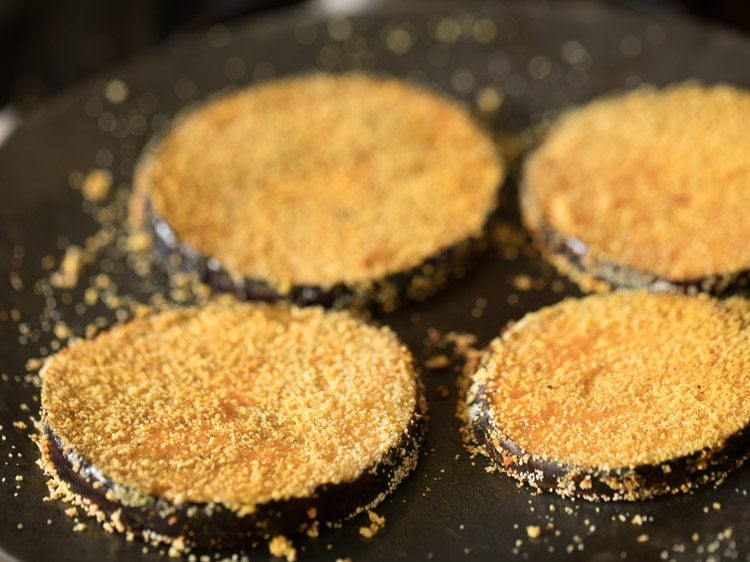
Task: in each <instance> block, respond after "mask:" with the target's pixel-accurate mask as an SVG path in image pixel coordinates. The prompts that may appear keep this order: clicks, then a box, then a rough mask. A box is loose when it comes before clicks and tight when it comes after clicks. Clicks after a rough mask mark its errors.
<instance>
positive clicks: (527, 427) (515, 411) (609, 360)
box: [467, 291, 750, 500]
mask: <svg viewBox="0 0 750 562" xmlns="http://www.w3.org/2000/svg"><path fill="white" fill-rule="evenodd" d="M749 328H750V303H749V302H748V301H746V300H744V299H740V298H738V297H732V298H730V299H727V300H724V301H720V300H716V299H714V298H710V297H708V296H706V295H700V296H696V297H689V296H687V295H682V294H670V293H656V294H653V293H647V292H639V291H638V292H615V293H610V294H602V295H593V296H589V297H587V298H584V299H580V300H565V301H563V302H561V303H558V304H556V305H554V306H550V307H547V308H543V309H541V310H539V311H537V312H534V313H531V314H528V315H526V316H525V317H524V318H523V319H522V320H521V321H519V322H518V323H516V324H514V325H513V326H511V327H510V328H509V329H507V330H506V331H505V333H504V334H503V335H502V336H501V337H500V338H498V339H496V340H495V341H493V342H492V344H491V345H490V347H489V350H488V351H487V353H486V355H485V357H484V359H483V361H482V362H481V363H480V366H479V368H478V370H477V372H476V373H475V374H474V375H473V378H472V380H471V386H470V388H469V392H468V395H467V403H468V410H469V420H470V421H469V423H470V427H471V429H472V432H473V435H474V436H475V439H476V440H477V442H478V443H479V444H480V449H481V450H483V452H485V453H486V454H487V455H488V456H489V457H490V458H491V459H493V460H494V461H495V463H496V464H497V465H498V466H499V467H500V468H501V469H502V470H504V471H505V472H507V473H508V474H509V475H511V476H513V477H514V478H517V479H518V480H520V481H522V482H525V483H527V484H529V485H530V486H533V487H534V488H537V489H540V490H545V491H547V490H551V491H555V492H557V493H559V494H560V495H562V496H576V497H581V498H585V499H587V500H638V499H646V498H650V497H653V496H656V495H659V494H668V493H678V492H684V491H688V490H690V489H692V488H693V487H694V486H696V485H701V484H705V483H708V482H718V481H720V480H721V479H722V478H723V477H724V476H725V475H726V474H727V473H728V472H729V471H731V470H732V469H734V468H736V467H737V466H739V465H740V464H742V463H743V462H744V460H745V458H746V456H747V452H748V444H749V443H748V438H749V436H750V433H749V432H748V422H749V421H750V329H749Z"/></svg>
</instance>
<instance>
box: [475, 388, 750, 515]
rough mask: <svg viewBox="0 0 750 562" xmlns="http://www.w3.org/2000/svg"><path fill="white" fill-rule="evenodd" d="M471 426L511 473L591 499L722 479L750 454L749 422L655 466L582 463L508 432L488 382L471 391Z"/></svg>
mask: <svg viewBox="0 0 750 562" xmlns="http://www.w3.org/2000/svg"><path fill="white" fill-rule="evenodd" d="M467 406H468V414H469V427H470V430H471V433H472V435H473V438H474V440H475V441H476V443H477V444H478V445H479V447H480V451H481V452H482V453H483V454H484V455H485V456H487V457H489V458H490V460H491V461H492V462H493V463H494V464H496V465H497V467H498V468H500V469H501V470H502V471H504V472H505V473H506V474H508V475H509V476H512V477H513V478H515V479H517V480H519V481H521V482H523V483H524V484H527V485H529V486H531V487H532V488H535V489H536V490H539V491H541V492H554V493H557V494H558V495H560V496H562V497H568V498H581V499H584V500H589V501H637V500H646V499H650V498H653V497H656V496H659V495H663V494H678V493H683V492H688V491H690V490H692V489H694V488H695V487H697V486H703V485H706V484H710V483H715V484H719V483H720V482H721V481H722V480H723V479H724V478H725V477H726V476H727V475H728V474H729V473H730V472H732V471H733V470H735V469H736V468H738V467H740V466H741V465H742V464H743V463H744V462H745V460H746V459H747V457H748V454H749V453H750V450H749V449H750V426H747V425H746V426H745V427H744V428H742V429H741V430H739V431H738V432H736V433H734V434H732V435H730V436H729V437H727V438H726V439H725V440H724V442H723V443H721V444H718V445H716V446H713V447H706V448H704V449H701V450H699V451H696V452H694V453H691V454H689V455H686V456H682V457H678V458H675V459H672V460H669V461H665V462H662V463H659V464H656V465H651V464H642V465H636V466H627V467H619V468H608V469H604V468H583V467H578V466H572V465H567V464H564V463H560V462H556V461H553V460H547V459H543V458H539V457H535V456H534V455H531V454H529V453H528V452H526V451H525V450H524V449H523V448H522V447H521V446H519V445H518V444H517V443H515V442H514V441H513V440H512V439H510V438H508V437H507V436H505V435H504V434H503V432H502V430H501V429H500V428H499V427H498V426H497V424H496V423H495V422H494V420H493V418H492V412H491V409H490V407H489V402H488V397H487V394H486V391H485V387H484V385H482V384H481V383H474V384H473V386H472V387H471V389H470V390H469V392H468V394H467Z"/></svg>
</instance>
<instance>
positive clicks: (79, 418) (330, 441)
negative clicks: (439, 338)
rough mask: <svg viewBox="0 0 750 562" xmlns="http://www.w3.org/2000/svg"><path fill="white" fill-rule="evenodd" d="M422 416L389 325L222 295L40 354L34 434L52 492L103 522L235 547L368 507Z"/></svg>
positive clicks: (414, 383) (414, 438)
mask: <svg viewBox="0 0 750 562" xmlns="http://www.w3.org/2000/svg"><path fill="white" fill-rule="evenodd" d="M160 349H161V350H167V351H166V353H165V352H164V351H160ZM425 411H426V407H425V401H424V398H423V393H422V389H421V385H420V383H419V379H418V376H417V374H416V372H415V370H414V367H413V361H412V358H411V355H410V354H409V352H408V351H407V350H406V348H404V347H403V346H402V345H401V344H400V343H399V342H398V340H397V338H396V337H395V335H393V333H392V332H391V331H390V330H388V329H386V328H376V327H373V326H370V325H367V324H364V323H362V322H361V321H358V320H356V319H354V318H353V317H351V316H350V315H349V314H347V313H342V312H328V313H326V312H324V311H323V310H322V309H320V308H318V307H316V308H305V309H299V308H295V307H289V306H286V305H268V304H263V303H238V302H236V301H235V300H234V299H231V298H230V297H223V298H220V299H218V300H216V301H213V302H212V303H209V304H208V305H207V306H205V307H204V308H185V309H173V310H167V311H163V312H159V313H154V314H151V315H149V316H146V317H145V318H139V319H136V320H133V321H131V322H129V323H126V324H123V325H120V326H116V327H114V328H112V329H110V330H109V331H108V332H105V333H103V334H102V335H100V336H98V337H97V338H95V339H93V340H83V341H80V342H77V343H74V344H72V345H71V346H70V347H68V348H66V349H65V350H63V351H61V352H59V353H58V354H57V355H55V356H53V357H52V358H51V359H50V360H49V361H48V362H47V363H46V365H45V367H44V373H43V387H42V427H43V432H42V435H41V436H40V440H39V442H40V448H41V450H42V466H43V469H44V470H45V472H47V474H48V475H49V476H50V487H51V489H52V490H55V491H56V492H57V493H56V494H55V495H56V496H58V497H62V498H63V499H65V500H68V501H70V502H72V503H74V504H76V505H79V506H83V507H84V508H85V510H86V511H87V512H88V513H89V514H90V515H92V516H95V517H97V519H99V520H100V521H101V522H102V523H104V524H105V526H107V527H108V528H112V529H116V530H119V531H122V532H127V533H133V534H135V535H138V536H142V537H143V538H144V539H146V540H148V541H154V540H156V541H158V542H166V543H174V542H175V541H179V542H180V543H184V544H186V545H188V546H199V547H210V548H232V547H241V546H248V545H251V544H253V543H255V542H258V541H262V540H268V539H270V538H271V537H273V536H275V535H278V534H294V533H298V532H303V531H308V532H311V531H314V530H315V529H316V528H317V526H318V525H320V524H325V525H336V524H339V523H340V522H342V521H344V520H345V519H347V518H349V517H352V516H354V515H356V514H358V513H360V512H362V511H363V510H366V509H369V508H371V507H373V506H374V505H376V504H377V503H379V502H380V501H381V500H382V499H383V498H384V497H385V496H386V495H387V494H389V493H391V492H392V491H393V490H394V489H395V487H396V486H397V485H398V484H399V483H400V482H401V481H402V480H403V479H404V478H405V477H406V476H407V475H408V474H409V473H410V472H411V471H412V470H413V469H414V467H415V466H416V463H417V459H418V455H419V450H420V445H421V441H422V438H423V435H424V431H425V415H426V414H425Z"/></svg>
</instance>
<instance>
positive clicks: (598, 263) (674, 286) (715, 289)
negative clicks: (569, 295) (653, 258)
mask: <svg viewBox="0 0 750 562" xmlns="http://www.w3.org/2000/svg"><path fill="white" fill-rule="evenodd" d="M519 205H520V208H521V220H522V222H523V224H524V226H525V227H526V230H527V231H528V232H529V233H530V234H531V237H532V239H533V240H534V242H535V243H536V245H537V247H538V248H539V249H540V251H541V254H542V256H544V258H545V259H546V260H547V261H548V262H550V263H551V264H552V265H554V266H555V268H556V269H557V270H558V271H559V272H560V273H562V274H563V275H565V276H566V277H568V278H570V279H572V280H573V281H575V282H576V283H577V284H578V285H579V286H580V287H581V288H582V289H583V290H584V291H591V288H592V287H594V288H595V290H609V289H611V288H623V289H647V290H650V291H653V292H673V293H686V294H691V295H692V294H697V293H699V292H703V293H708V294H711V295H715V296H729V295H732V294H736V293H738V292H741V291H747V290H748V288H750V269H743V270H740V271H734V272H727V273H722V274H717V275H711V276H707V277H697V278H694V279H682V280H678V281H677V280H672V279H667V278H664V277H660V276H658V275H656V274H653V273H649V272H647V271H643V270H640V269H636V268H633V267H630V266H627V265H623V264H621V263H617V262H616V261H614V260H612V259H610V258H608V257H606V256H604V255H602V254H601V253H598V252H596V251H594V250H592V249H591V248H590V247H589V246H588V245H587V244H586V243H585V242H583V241H582V240H580V239H579V238H577V237H574V236H565V235H563V234H561V233H560V232H558V231H557V230H555V229H554V228H553V227H552V226H550V225H549V224H548V223H547V222H546V221H545V220H544V218H543V217H542V213H541V211H540V209H539V207H538V205H537V203H536V200H535V198H534V196H533V194H532V191H531V189H530V188H529V186H528V185H527V184H526V183H524V182H521V184H520V188H519Z"/></svg>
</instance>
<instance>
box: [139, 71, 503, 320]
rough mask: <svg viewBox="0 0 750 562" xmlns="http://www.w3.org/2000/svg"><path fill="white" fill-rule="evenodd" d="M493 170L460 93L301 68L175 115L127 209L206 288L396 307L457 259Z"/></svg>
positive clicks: (468, 243) (470, 238) (494, 154)
mask: <svg viewBox="0 0 750 562" xmlns="http://www.w3.org/2000/svg"><path fill="white" fill-rule="evenodd" d="M504 177H505V164H504V161H503V159H502V158H501V156H500V155H499V153H498V149H497V147H496V146H495V145H494V143H493V142H492V140H491V139H490V138H489V136H488V135H486V134H485V133H484V132H483V131H482V130H481V129H480V127H479V126H477V124H476V123H475V122H474V120H473V119H472V118H471V116H470V115H469V113H468V112H467V111H466V110H464V109H463V108H462V107H461V106H459V105H458V104H457V103H455V102H453V101H451V100H448V99H447V98H444V97H442V96H440V95H438V94H436V93H433V92H431V91H428V90H426V89H423V88H420V87H417V86H414V85H410V84H408V83H406V82H403V81H400V80H396V79H392V78H385V77H376V76H370V75H365V74H357V73H354V74H341V75H326V74H311V75H303V76H299V77H292V78H285V79H280V80H275V81H271V82H267V83H264V84H261V85H256V86H252V87H250V88H246V89H243V90H240V91H238V92H235V93H233V94H229V95H227V96H224V97H221V98H219V99H217V100H215V101H211V102H209V103H206V104H205V105H203V106H202V107H200V108H199V109H197V110H194V111H191V112H189V113H187V114H186V115H184V116H182V117H180V118H178V119H176V120H175V123H174V126H173V127H172V129H171V131H170V132H169V133H168V134H167V135H166V136H165V137H164V138H162V139H161V140H159V141H156V142H154V143H153V146H152V148H150V149H149V150H147V151H146V154H145V155H144V157H143V159H142V161H141V164H140V165H139V169H138V171H137V174H136V181H135V190H134V196H133V204H132V206H131V207H132V213H131V214H132V216H133V218H134V222H135V223H136V224H141V225H146V226H147V227H149V228H151V229H153V230H154V231H155V234H156V240H157V243H158V245H157V247H158V249H159V251H160V253H162V254H163V255H165V256H166V255H169V254H174V253H176V254H177V255H179V256H181V257H182V258H183V264H182V266H183V267H187V268H192V269H197V270H199V271H200V272H201V273H202V274H203V275H204V276H205V277H206V278H207V280H208V281H209V282H210V283H211V284H212V285H213V286H214V287H215V288H217V289H221V290H226V291H231V292H234V293H236V294H237V295H239V296H241V297H245V298H248V299H261V300H279V299H288V300H291V301H293V302H296V303H297V304H303V305H306V304H323V305H325V306H334V307H341V306H350V305H367V304H370V303H377V304H378V305H380V307H382V308H384V309H386V310H391V309H393V308H395V307H396V306H398V305H399V304H400V303H401V302H402V301H403V300H405V299H414V300H419V299H422V298H425V297H426V296H428V295H429V294H431V293H432V292H433V291H435V290H436V289H437V288H439V287H441V286H443V285H444V284H445V283H447V282H448V280H449V279H451V278H452V277H456V276H460V275H462V274H463V273H464V271H465V269H466V267H467V266H468V264H469V262H470V261H471V260H470V258H471V257H472V256H474V255H475V254H476V253H477V252H478V251H479V250H481V249H482V247H483V245H484V243H485V240H486V230H487V221H488V219H489V217H490V216H491V215H492V213H493V212H494V210H495V209H496V206H497V203H498V193H499V190H500V187H501V185H502V183H503V180H504Z"/></svg>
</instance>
